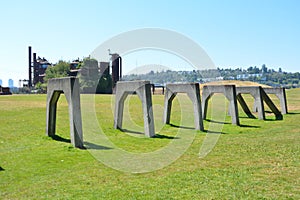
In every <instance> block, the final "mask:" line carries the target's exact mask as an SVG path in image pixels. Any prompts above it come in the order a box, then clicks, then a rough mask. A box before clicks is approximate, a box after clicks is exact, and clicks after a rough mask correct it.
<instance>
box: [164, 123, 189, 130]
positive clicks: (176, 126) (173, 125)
mask: <svg viewBox="0 0 300 200" xmlns="http://www.w3.org/2000/svg"><path fill="white" fill-rule="evenodd" d="M169 125H170V126H172V127H175V128H183V129H190V130H194V129H195V128H194V127H188V126H179V125H175V124H169Z"/></svg>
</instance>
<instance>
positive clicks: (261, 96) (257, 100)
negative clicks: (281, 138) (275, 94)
mask: <svg viewBox="0 0 300 200" xmlns="http://www.w3.org/2000/svg"><path fill="white" fill-rule="evenodd" d="M236 93H237V99H238V101H239V102H240V104H241V106H242V108H243V110H244V111H245V112H246V113H247V114H249V113H251V111H250V109H249V108H248V106H247V104H246V103H245V102H243V99H242V96H241V94H250V95H251V96H253V98H254V105H255V106H256V110H257V111H258V118H259V119H263V120H264V119H265V108H264V102H265V103H266V104H267V105H268V107H269V108H270V109H271V111H272V112H273V113H274V114H275V117H276V119H282V115H281V113H280V111H279V110H278V109H277V107H276V106H275V104H274V103H273V101H272V100H271V99H270V98H269V96H268V95H267V94H266V93H265V91H264V89H263V88H262V87H261V86H245V87H237V88H236ZM248 116H249V115H248Z"/></svg>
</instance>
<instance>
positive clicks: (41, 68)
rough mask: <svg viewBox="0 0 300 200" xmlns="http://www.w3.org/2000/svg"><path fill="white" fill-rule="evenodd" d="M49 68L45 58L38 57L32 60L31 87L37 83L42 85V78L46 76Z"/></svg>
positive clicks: (49, 64)
mask: <svg viewBox="0 0 300 200" xmlns="http://www.w3.org/2000/svg"><path fill="white" fill-rule="evenodd" d="M49 66H51V63H49V62H48V61H47V60H46V59H45V58H40V57H38V58H37V59H36V60H33V85H36V84H37V83H39V82H40V83H44V77H45V74H46V69H47V68H48V67H49Z"/></svg>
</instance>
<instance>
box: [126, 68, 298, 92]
mask: <svg viewBox="0 0 300 200" xmlns="http://www.w3.org/2000/svg"><path fill="white" fill-rule="evenodd" d="M123 80H127V81H128V80H150V81H151V82H152V83H154V84H158V85H163V84H166V83H175V82H199V83H205V82H211V81H217V80H242V81H243V80H244V81H253V82H257V83H261V84H266V85H270V86H273V87H286V88H292V87H293V88H295V87H300V73H299V72H295V73H291V72H284V71H283V70H282V69H281V68H278V70H277V71H276V70H274V69H268V68H267V67H266V65H265V64H263V65H262V66H261V67H260V68H258V67H256V66H254V67H252V66H250V67H248V68H247V69H242V68H235V69H232V68H226V69H223V68H217V69H207V70H193V71H171V70H167V71H161V72H154V71H150V72H149V73H147V74H130V75H126V76H124V77H123Z"/></svg>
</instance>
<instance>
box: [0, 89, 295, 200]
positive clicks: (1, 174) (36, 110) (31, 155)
mask: <svg viewBox="0 0 300 200" xmlns="http://www.w3.org/2000/svg"><path fill="white" fill-rule="evenodd" d="M244 97H245V99H246V101H247V102H248V103H249V107H250V108H252V104H253V100H252V99H251V98H250V96H247V95H245V96H244ZM81 98H82V102H84V99H85V98H86V96H84V95H82V97H81ZM287 98H288V106H289V112H290V114H287V115H284V120H275V117H274V115H273V114H270V113H267V120H265V121H262V120H258V119H250V118H247V117H246V115H245V114H244V113H243V112H242V110H241V109H240V110H239V112H240V122H241V126H240V127H239V126H234V125H232V124H231V123H230V122H231V118H230V117H229V116H227V115H226V114H227V113H226V112H227V111H224V109H223V108H226V107H227V103H226V101H225V100H224V98H223V96H222V95H216V96H214V97H213V98H212V102H213V103H210V105H209V114H208V119H209V121H205V122H204V125H205V129H206V130H208V129H210V127H214V126H213V125H218V126H217V127H219V125H220V124H221V123H222V122H224V123H225V124H224V125H223V126H222V129H221V130H220V131H221V133H222V134H221V135H219V136H220V137H219V140H218V141H217V143H216V145H215V146H214V148H213V149H212V151H211V152H210V153H209V154H208V155H207V156H205V157H203V158H199V151H200V147H201V145H202V143H203V141H204V139H205V137H206V134H207V133H206V132H200V131H195V130H193V129H192V128H193V127H194V122H193V120H194V117H193V114H192V103H191V102H190V101H189V99H188V98H187V97H186V96H185V95H179V96H178V97H176V98H175V100H174V103H173V110H172V115H171V123H172V125H163V124H162V113H163V96H162V95H154V96H153V105H154V106H153V107H154V115H155V127H156V134H157V135H158V137H156V138H145V137H143V136H142V135H141V134H140V133H142V132H143V115H142V114H141V111H142V108H141V103H140V101H139V99H138V98H137V97H136V96H129V98H128V99H127V100H126V102H125V113H124V122H123V125H124V126H123V129H124V131H120V130H115V129H113V105H114V98H113V96H112V95H97V96H96V97H95V108H96V109H95V110H96V116H97V119H98V123H99V126H100V127H101V130H102V131H103V132H104V133H105V135H106V136H107V137H108V138H109V139H110V140H111V141H112V142H113V143H114V144H115V145H116V146H117V147H119V148H121V149H123V150H126V151H127V152H133V153H145V152H152V151H156V150H159V149H160V148H162V147H165V146H167V145H168V144H170V143H171V142H172V141H173V140H179V141H180V138H176V136H177V133H178V132H179V131H180V130H182V131H184V134H195V138H194V140H193V142H192V144H191V145H190V146H189V147H188V149H187V151H186V152H185V153H184V154H183V155H182V156H181V157H180V158H178V159H177V160H176V161H175V162H173V163H171V164H170V165H168V166H165V167H164V168H162V169H159V170H155V171H151V172H148V173H128V172H123V171H118V170H115V169H112V168H110V167H108V166H106V165H104V164H103V163H101V162H100V161H98V160H97V159H95V158H94V157H93V156H92V155H91V154H90V153H89V151H88V150H81V149H76V148H73V147H72V145H71V144H70V143H69V139H70V136H69V130H70V128H69V117H68V105H67V102H66V100H65V98H64V96H62V97H61V98H60V100H59V102H58V113H57V135H58V136H59V137H57V139H56V140H54V139H52V138H49V137H47V136H45V126H46V123H45V121H46V119H45V118H46V96H45V95H13V96H0V111H1V115H0V167H1V171H0V199H75V198H76V199H300V178H299V177H300V125H299V121H300V89H292V90H287ZM272 99H274V101H275V103H276V104H277V105H279V102H278V100H277V99H276V98H275V97H274V96H272ZM222 110H223V111H222ZM218 112H220V114H219V115H218ZM216 113H217V114H216ZM212 116H213V117H212ZM220 116H221V117H220ZM222 116H225V119H223V118H222ZM222 120H223V121H222ZM84 134H87V133H84ZM208 134H216V133H208ZM100 151H109V149H103V150H100ZM162 156H168V155H162Z"/></svg>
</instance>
